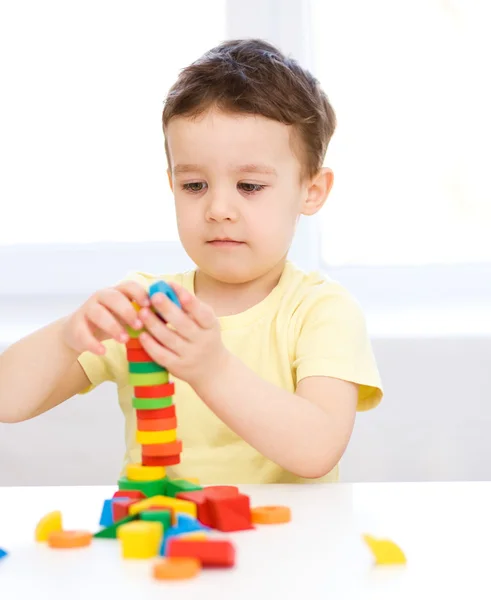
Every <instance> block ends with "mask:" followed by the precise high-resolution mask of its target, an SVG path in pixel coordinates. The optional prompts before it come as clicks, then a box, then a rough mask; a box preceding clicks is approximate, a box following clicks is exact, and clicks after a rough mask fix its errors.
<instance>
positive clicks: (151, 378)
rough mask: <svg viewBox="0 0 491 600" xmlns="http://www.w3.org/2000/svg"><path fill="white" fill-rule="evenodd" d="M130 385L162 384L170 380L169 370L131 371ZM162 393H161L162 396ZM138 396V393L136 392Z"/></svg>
mask: <svg viewBox="0 0 491 600" xmlns="http://www.w3.org/2000/svg"><path fill="white" fill-rule="evenodd" d="M129 379H130V385H133V386H137V387H139V386H160V385H162V384H164V383H168V382H169V372H168V371H166V370H165V371H162V372H160V373H130V374H129ZM161 395H162V394H159V396H161ZM135 396H137V397H138V394H136V393H135Z"/></svg>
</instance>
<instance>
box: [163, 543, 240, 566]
mask: <svg viewBox="0 0 491 600" xmlns="http://www.w3.org/2000/svg"><path fill="white" fill-rule="evenodd" d="M170 556H172V557H174V556H179V557H187V558H189V557H190V558H197V559H198V560H199V561H200V562H201V564H202V565H203V567H233V566H234V564H235V548H234V546H233V545H232V544H231V542H229V541H228V540H186V539H183V540H182V539H179V538H178V537H173V538H171V539H170V540H169V544H168V547H167V557H170Z"/></svg>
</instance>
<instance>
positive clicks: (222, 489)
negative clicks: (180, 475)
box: [203, 485, 239, 498]
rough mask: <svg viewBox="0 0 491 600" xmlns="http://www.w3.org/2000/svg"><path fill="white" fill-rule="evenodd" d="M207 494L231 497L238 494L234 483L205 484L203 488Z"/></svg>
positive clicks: (217, 496)
mask: <svg viewBox="0 0 491 600" xmlns="http://www.w3.org/2000/svg"><path fill="white" fill-rule="evenodd" d="M203 489H204V491H205V493H206V495H207V496H210V495H211V494H213V497H214V498H231V497H233V496H238V495H239V488H238V487H237V486H236V485H207V486H205V487H204V488H203Z"/></svg>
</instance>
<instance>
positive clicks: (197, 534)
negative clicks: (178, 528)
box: [176, 531, 208, 541]
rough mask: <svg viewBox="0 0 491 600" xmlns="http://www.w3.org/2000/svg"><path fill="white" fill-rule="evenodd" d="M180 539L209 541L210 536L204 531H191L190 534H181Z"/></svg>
mask: <svg viewBox="0 0 491 600" xmlns="http://www.w3.org/2000/svg"><path fill="white" fill-rule="evenodd" d="M176 537H178V538H179V539H180V540H189V541H191V540H207V539H208V536H207V535H206V533H205V532H204V531H191V532H190V533H181V534H179V535H178V536H176Z"/></svg>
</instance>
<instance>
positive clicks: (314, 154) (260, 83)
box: [162, 39, 336, 177]
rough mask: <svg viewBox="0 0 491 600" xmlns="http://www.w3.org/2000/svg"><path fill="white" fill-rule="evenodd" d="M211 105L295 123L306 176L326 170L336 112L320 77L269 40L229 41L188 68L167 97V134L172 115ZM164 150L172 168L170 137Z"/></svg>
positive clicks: (200, 110) (194, 112)
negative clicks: (323, 166)
mask: <svg viewBox="0 0 491 600" xmlns="http://www.w3.org/2000/svg"><path fill="white" fill-rule="evenodd" d="M212 106H216V107H217V108H218V109H219V110H223V111H224V112H230V113H247V114H256V115H262V116H264V117H267V118H269V119H273V120H275V121H279V122H280V123H285V124H286V125H291V126H293V129H294V131H296V133H298V134H299V139H300V140H301V141H302V146H303V147H302V150H303V152H302V160H301V162H302V164H303V169H302V170H303V174H302V176H307V177H313V176H314V175H316V174H317V173H318V172H319V170H320V169H321V168H322V164H323V161H324V157H325V154H326V151H327V146H328V144H329V141H330V139H331V137H332V135H333V133H334V130H335V128H336V116H335V113H334V110H333V108H332V106H331V105H330V103H329V100H328V98H327V96H326V94H325V93H324V91H323V90H322V89H321V87H320V84H319V82H318V81H317V79H315V77H313V76H312V74H311V73H310V72H309V71H307V70H305V69H303V68H302V67H301V66H300V65H299V64H298V63H297V62H296V61H295V60H293V59H291V58H288V57H286V56H285V55H284V54H282V53H281V52H280V51H279V50H278V49H277V48H275V47H274V46H272V45H271V44H269V43H268V42H265V41H263V40H258V39H246V40H230V41H226V42H223V43H222V44H220V45H219V46H216V47H215V48H213V49H211V50H209V51H208V52H206V53H205V54H204V55H203V56H202V57H201V58H199V59H198V60H196V61H195V62H193V63H192V64H191V65H189V66H188V67H186V68H185V69H183V70H182V71H181V73H180V75H179V77H178V79H177V81H176V83H175V84H174V85H173V86H172V88H171V89H170V91H169V94H168V96H167V98H166V101H165V106H164V111H163V114H162V125H163V129H164V133H165V128H166V126H167V124H168V123H169V121H170V120H171V119H172V118H173V117H176V116H189V117H197V116H199V115H200V114H202V113H203V112H205V111H206V110H208V109H209V108H211V107H212ZM165 149H166V154H167V160H168V162H169V166H170V160H169V151H168V146H167V141H166V144H165Z"/></svg>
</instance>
